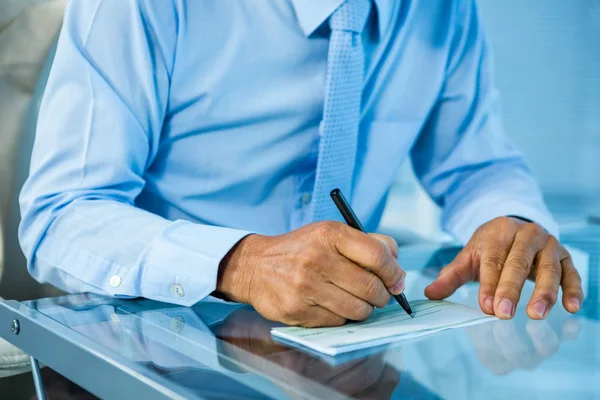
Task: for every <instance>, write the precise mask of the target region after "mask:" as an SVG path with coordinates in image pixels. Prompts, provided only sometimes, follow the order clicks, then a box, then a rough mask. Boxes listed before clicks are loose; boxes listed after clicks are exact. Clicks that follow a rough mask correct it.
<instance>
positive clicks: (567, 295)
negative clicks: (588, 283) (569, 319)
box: [560, 249, 583, 314]
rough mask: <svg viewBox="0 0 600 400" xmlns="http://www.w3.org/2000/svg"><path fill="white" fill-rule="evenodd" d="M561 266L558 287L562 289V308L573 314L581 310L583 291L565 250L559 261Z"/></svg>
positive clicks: (571, 261) (579, 279)
mask: <svg viewBox="0 0 600 400" xmlns="http://www.w3.org/2000/svg"><path fill="white" fill-rule="evenodd" d="M563 250H564V249H563ZM561 266H562V278H561V281H560V285H561V286H562V289H563V297H562V302H563V307H565V310H567V311H568V312H570V313H571V314H573V313H576V312H577V311H579V309H580V308H581V303H582V302H583V289H582V288H581V277H580V276H579V273H578V272H577V270H576V269H575V266H574V265H573V260H572V259H571V256H570V255H569V253H568V252H567V251H566V250H564V253H563V257H562V259H561Z"/></svg>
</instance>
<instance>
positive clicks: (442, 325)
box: [271, 300, 496, 356]
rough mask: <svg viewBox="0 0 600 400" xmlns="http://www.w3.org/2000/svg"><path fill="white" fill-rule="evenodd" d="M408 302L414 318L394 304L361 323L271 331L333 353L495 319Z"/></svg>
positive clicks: (444, 305)
mask: <svg viewBox="0 0 600 400" xmlns="http://www.w3.org/2000/svg"><path fill="white" fill-rule="evenodd" d="M410 304H411V308H412V310H413V315H414V316H415V318H411V317H410V316H409V315H408V314H406V312H404V310H403V309H402V307H400V306H399V305H397V304H394V305H390V306H387V307H385V308H378V309H375V310H374V311H373V314H372V315H371V316H370V317H369V319H367V320H366V321H362V322H353V323H348V324H346V325H344V326H339V327H332V328H299V327H286V328H274V329H273V330H272V331H271V334H272V335H273V336H276V337H279V338H282V339H284V340H286V341H288V342H293V343H297V344H299V345H302V346H305V347H307V348H309V349H312V350H316V351H318V352H320V353H324V354H328V355H332V356H333V355H336V354H341V353H346V352H349V351H355V350H360V349H365V348H368V347H373V346H379V345H382V344H386V343H391V342H396V341H401V340H407V339H413V338H416V337H419V336H424V335H430V334H432V333H435V332H439V331H441V330H444V329H452V328H459V327H463V326H467V325H475V324H479V323H483V322H486V321H492V320H494V319H496V317H493V316H489V315H486V314H484V313H483V312H482V311H480V310H479V309H475V308H472V307H468V306H465V305H462V304H456V303H452V302H450V301H431V300H417V301H411V303H410Z"/></svg>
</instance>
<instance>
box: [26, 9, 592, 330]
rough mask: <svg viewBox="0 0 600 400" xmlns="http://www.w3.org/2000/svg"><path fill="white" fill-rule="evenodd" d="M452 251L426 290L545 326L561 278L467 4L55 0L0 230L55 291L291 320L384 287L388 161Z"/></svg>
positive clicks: (388, 257)
mask: <svg viewBox="0 0 600 400" xmlns="http://www.w3.org/2000/svg"><path fill="white" fill-rule="evenodd" d="M409 154H410V157H411V160H412V163H413V166H414V169H415V172H416V174H417V176H418V177H419V179H420V181H421V183H422V184H423V186H424V187H425V189H426V190H427V191H428V192H429V194H430V195H431V196H432V197H433V199H435V201H436V202H437V203H438V204H440V205H441V206H442V207H443V211H444V218H443V224H444V227H445V228H446V230H448V231H449V232H451V233H452V234H454V235H455V236H456V237H457V239H459V240H460V241H462V242H463V243H465V244H466V246H465V250H464V251H463V252H462V253H461V254H460V255H459V256H458V257H457V258H456V260H455V261H454V262H453V263H451V264H450V265H449V266H447V267H446V268H445V269H444V270H443V272H442V273H441V275H440V277H439V278H438V279H437V280H436V281H435V282H434V283H433V284H432V285H431V286H429V287H428V288H427V290H426V293H425V294H426V295H427V296H428V297H430V298H433V299H440V298H444V297H447V296H449V295H450V294H452V293H453V292H454V291H455V290H456V289H457V288H458V287H459V286H460V285H462V284H464V283H465V282H467V281H470V280H480V281H481V288H480V294H479V302H480V306H481V309H482V310H483V311H484V312H486V313H488V314H495V315H497V316H498V317H500V318H505V319H509V318H512V316H513V315H514V312H515V307H516V305H517V302H518V301H519V297H520V292H521V289H522V287H523V284H524V282H525V281H526V279H528V278H530V279H533V280H535V283H536V289H535V291H534V293H533V296H532V298H531V299H529V303H528V305H527V313H528V315H529V316H530V317H531V318H535V319H542V318H544V317H545V316H546V315H547V314H548V312H549V311H550V309H551V308H552V306H553V305H554V304H555V302H556V300H557V293H558V288H559V286H562V288H563V298H562V304H563V306H564V307H565V308H566V309H567V310H568V311H569V312H576V311H577V310H578V309H579V308H580V305H581V301H582V298H583V295H582V290H581V284H580V278H579V275H578V274H577V272H576V270H575V268H574V267H573V264H572V261H571V259H570V257H569V254H568V253H567V252H566V251H565V249H564V248H563V247H562V246H561V245H560V244H559V242H558V241H557V239H556V235H557V228H556V224H555V223H554V222H553V221H552V218H551V217H550V216H549V215H548V212H547V210H546V208H545V206H544V204H543V201H542V198H541V195H540V191H539V188H538V186H537V185H536V183H535V182H534V180H533V179H532V177H531V175H530V173H529V171H528V169H527V167H526V166H525V164H524V162H523V159H522V157H521V155H520V153H519V152H518V151H517V150H516V149H515V148H514V146H513V144H512V143H511V142H510V141H509V140H508V138H507V137H506V136H505V135H504V132H503V128H502V124H501V121H500V116H499V103H498V95H497V93H496V90H495V88H494V85H493V81H492V74H491V65H490V55H489V49H488V46H487V43H486V41H485V38H484V34H483V32H482V29H481V26H480V23H479V19H478V16H477V11H476V8H475V4H474V1H472V0H454V1H447V0H439V1H437V2H417V1H408V0H402V1H399V0H346V1H344V0H321V1H307V0H273V1H268V2H267V1H263V2H249V1H237V2H222V1H218V2H217V1H209V0H172V1H167V0H165V1H150V0H146V1H144V0H137V1H136V0H126V1H123V0H103V1H100V0H85V1H72V2H71V3H70V5H69V6H68V9H67V13H66V16H65V21H64V27H63V30H62V33H61V36H60V41H59V44H58V50H57V53H56V59H55V61H54V66H53V69H52V72H51V76H50V79H49V82H48V86H47V89H46V93H45V97H44V101H43V105H42V109H41V114H40V119H39V124H38V133H37V138H36V143H35V148H34V153H33V161H32V169H31V175H30V177H29V180H28V181H27V183H26V185H25V187H24V189H23V192H22V196H21V205H22V213H23V221H22V224H21V232H20V239H21V243H22V246H23V249H24V251H25V253H26V255H27V258H28V260H29V269H30V272H31V273H32V275H33V276H34V277H36V279H38V280H40V281H47V282H51V283H53V284H55V285H57V286H59V287H61V288H64V289H67V290H70V291H90V292H98V293H105V294H110V295H114V296H126V297H139V296H142V297H147V298H151V299H155V300H160V301H167V302H172V303H176V304H182V305H191V304H194V303H196V302H198V301H199V300H201V299H203V298H205V297H206V296H209V295H211V294H213V295H215V296H218V297H221V298H225V299H227V300H233V301H238V302H244V303H249V304H252V305H253V306H254V307H255V308H256V309H257V310H258V312H259V313H261V314H262V315H263V316H264V317H266V318H268V319H271V320H275V321H282V322H285V323H288V324H296V325H303V326H327V325H339V324H342V323H344V322H345V321H346V320H347V319H352V320H361V319H365V318H367V317H368V316H369V315H370V313H371V312H372V310H373V307H382V306H384V305H385V304H387V302H388V301H389V299H390V293H394V294H397V293H400V292H402V291H403V289H404V283H403V277H404V272H403V271H402V270H401V268H400V266H399V265H398V263H397V261H396V257H395V256H396V251H397V247H396V244H395V242H394V241H393V240H392V239H391V238H388V237H384V236H369V235H365V234H362V233H360V232H358V231H354V230H352V229H351V228H349V227H348V226H346V225H344V224H343V223H340V222H333V221H332V220H335V219H339V216H338V213H337V212H336V210H335V208H334V206H333V204H332V202H331V201H330V200H329V198H328V193H329V191H330V190H331V189H333V188H335V187H340V188H341V189H342V191H343V192H344V193H346V194H347V197H350V198H351V203H352V206H353V207H354V208H355V210H356V212H357V214H358V217H359V218H360V219H361V220H363V222H364V223H365V225H366V227H367V229H368V230H370V231H373V230H375V229H376V228H377V225H378V222H379V219H380V216H381V213H382V210H383V206H384V204H385V199H386V195H387V193H388V191H389V188H390V185H391V183H392V181H393V179H394V176H395V174H396V172H397V170H398V167H399V165H400V164H401V162H402V161H403V159H404V158H405V157H406V156H407V155H409Z"/></svg>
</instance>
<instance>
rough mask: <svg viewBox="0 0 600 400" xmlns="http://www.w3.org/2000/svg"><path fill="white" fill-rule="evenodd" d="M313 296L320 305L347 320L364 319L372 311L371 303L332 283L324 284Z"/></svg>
mask: <svg viewBox="0 0 600 400" xmlns="http://www.w3.org/2000/svg"><path fill="white" fill-rule="evenodd" d="M315 296H316V297H315V301H316V302H317V303H318V304H319V305H320V306H321V307H323V308H325V309H327V310H329V311H331V312H332V313H334V314H336V315H339V316H340V317H343V318H345V319H348V320H352V321H364V320H365V319H367V318H369V316H370V315H371V313H372V312H373V306H372V305H371V304H369V303H367V302H366V301H364V300H361V299H359V298H357V297H354V296H353V295H351V294H350V293H348V292H346V291H345V290H343V289H340V288H339V287H337V286H335V285H332V284H329V285H324V286H323V290H321V291H320V293H317V294H316V295H315Z"/></svg>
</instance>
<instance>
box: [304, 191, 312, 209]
mask: <svg viewBox="0 0 600 400" xmlns="http://www.w3.org/2000/svg"><path fill="white" fill-rule="evenodd" d="M311 200H312V195H311V194H310V193H304V194H302V205H304V206H307V205H309V204H310V201H311Z"/></svg>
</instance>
